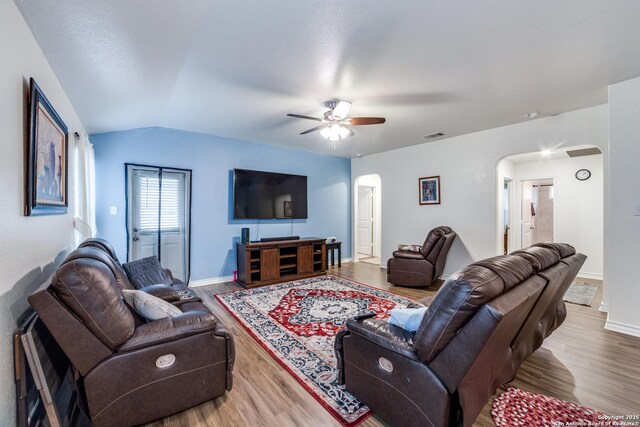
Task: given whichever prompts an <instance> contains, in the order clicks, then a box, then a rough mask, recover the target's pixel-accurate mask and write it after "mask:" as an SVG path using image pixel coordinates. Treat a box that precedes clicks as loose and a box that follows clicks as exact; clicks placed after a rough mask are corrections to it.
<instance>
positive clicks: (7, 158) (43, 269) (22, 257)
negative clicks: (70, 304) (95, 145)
mask: <svg viewBox="0 0 640 427" xmlns="http://www.w3.org/2000/svg"><path fill="white" fill-rule="evenodd" d="M0 58H2V66H0V129H1V130H2V138H0V145H1V148H2V155H1V156H0V194H2V202H0V219H1V221H0V236H2V240H0V273H1V277H2V280H1V281H0V417H1V419H2V421H0V424H2V425H7V426H9V425H15V412H16V408H15V392H14V382H13V358H12V357H13V356H12V355H13V344H12V338H11V334H12V333H13V331H14V330H15V328H16V321H17V319H18V317H19V316H20V315H21V314H22V313H23V312H24V311H25V310H26V308H27V307H28V303H27V296H28V295H29V294H31V293H32V292H33V291H34V290H35V289H36V288H38V287H39V286H40V285H42V284H44V283H46V282H47V281H48V280H49V278H50V276H51V274H52V272H53V270H54V269H55V266H56V265H57V264H58V263H59V262H60V261H61V257H62V256H63V255H64V254H65V252H66V251H68V250H69V249H70V247H71V245H72V244H73V235H74V233H73V225H72V215H71V213H72V212H73V208H74V200H73V182H74V181H73V180H74V176H73V170H72V165H73V160H74V157H73V146H74V145H73V138H70V141H69V142H70V146H69V174H70V175H69V184H70V188H69V198H70V206H69V214H67V215H56V216H40V217H25V216H23V205H24V191H25V181H24V166H23V165H24V148H23V144H24V124H25V120H26V117H25V112H24V108H25V95H24V92H23V91H24V90H25V84H26V85H27V86H28V81H29V77H34V78H35V79H36V82H37V83H38V85H39V86H40V87H41V88H42V90H43V91H44V93H45V95H46V96H47V98H48V99H49V101H50V102H51V103H52V105H53V106H54V108H55V109H56V111H57V112H58V114H59V115H60V117H61V118H62V119H63V121H64V122H65V123H66V125H67V127H68V128H69V132H70V133H71V134H73V132H75V131H77V132H83V128H82V125H81V123H80V120H79V119H78V117H77V115H76V113H75V111H74V110H73V107H72V106H71V103H70V102H69V100H68V99H67V96H66V95H65V92H64V91H63V89H62V87H61V86H60V84H59V83H58V80H57V79H56V77H55V75H54V74H53V72H52V70H51V68H50V67H49V64H48V62H47V60H46V58H45V57H44V55H43V54H42V51H41V50H40V48H39V47H38V45H37V43H36V41H35V39H34V37H33V35H32V34H31V31H30V30H29V28H28V27H27V24H26V23H25V21H24V19H23V18H22V15H21V14H20V12H19V11H18V9H17V8H16V6H15V4H14V3H13V2H12V1H10V0H1V1H0ZM25 82H26V83H25Z"/></svg>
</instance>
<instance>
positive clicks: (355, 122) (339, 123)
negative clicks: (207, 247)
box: [287, 100, 386, 149]
mask: <svg viewBox="0 0 640 427" xmlns="http://www.w3.org/2000/svg"><path fill="white" fill-rule="evenodd" d="M326 105H327V107H329V108H330V110H328V111H326V112H325V113H324V118H322V119H320V118H317V117H311V116H305V115H302V114H287V116H289V117H294V118H296V119H305V120H314V121H318V122H323V123H324V124H321V125H320V126H316V127H314V128H311V129H307V130H306V131H304V132H301V133H300V135H306V134H308V133H311V132H315V131H317V130H319V131H320V135H321V136H322V137H323V138H324V139H328V140H329V141H330V143H331V146H332V147H333V148H334V149H335V148H336V143H337V142H338V141H341V140H342V139H344V138H346V137H348V136H353V135H354V133H353V130H352V129H351V126H362V125H376V124H382V123H384V122H385V121H386V120H385V118H384V117H352V118H350V119H348V118H347V115H348V114H349V110H350V109H351V103H350V102H349V101H339V100H333V101H329V102H327V103H326Z"/></svg>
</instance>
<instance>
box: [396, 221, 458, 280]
mask: <svg viewBox="0 0 640 427" xmlns="http://www.w3.org/2000/svg"><path fill="white" fill-rule="evenodd" d="M455 238H456V233H455V232H454V231H453V230H451V228H450V227H447V226H444V225H443V226H440V227H436V228H434V229H433V230H431V231H430V232H429V234H427V238H426V239H425V240H424V243H423V244H422V247H421V250H420V252H412V251H406V250H397V251H395V252H394V253H393V257H392V258H389V260H388V261H387V281H388V282H389V283H392V284H394V285H399V286H411V287H425V286H430V285H431V284H433V282H435V281H436V280H437V279H438V278H439V277H440V276H441V275H442V272H443V270H444V265H445V263H446V261H447V254H448V253H449V249H450V248H451V244H452V243H453V241H454V239H455Z"/></svg>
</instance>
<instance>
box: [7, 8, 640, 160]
mask: <svg viewBox="0 0 640 427" xmlns="http://www.w3.org/2000/svg"><path fill="white" fill-rule="evenodd" d="M15 1H16V4H17V5H18V7H19V8H20V10H21V11H22V13H23V15H24V16H25V18H26V20H27V22H28V24H29V26H30V27H31V30H32V31H33V33H34V34H35V36H36V38H37V40H38V42H39V44H40V46H41V47H42V50H43V51H44V53H45V55H46V56H47V58H48V60H49V62H50V63H51V66H52V67H53V69H54V71H55V72H56V74H57V76H58V78H59V79H60V81H61V83H62V85H63V87H64V88H65V90H66V92H67V94H68V96H69V98H70V99H71V101H72V102H73V104H74V106H75V108H76V111H77V113H78V115H79V116H80V118H81V119H82V121H83V123H84V125H85V127H86V129H87V130H88V131H89V132H90V133H98V132H106V131H114V130H124V129H131V128H139V127H148V126H163V127H170V128H176V129H185V130H190V131H196V132H203V133H208V134H214V135H219V136H224V137H230V138H237V139H242V140H248V141H255V142H261V143H267V144H274V145H282V146H287V147H292V148H298V149H303V150H309V151H314V152H319V153H324V154H332V155H339V156H345V157H354V156H356V155H357V154H358V153H361V154H362V155H367V154H372V153H376V152H381V151H386V150H390V149H394V148H399V147H404V146H409V145H414V144H420V143H423V142H425V141H426V140H425V139H424V138H423V137H424V135H426V134H430V133H434V132H443V133H445V134H446V136H455V135H461V134H465V133H470V132H474V131H478V130H483V129H489V128H494V127H498V126H503V125H508V124H513V123H517V122H521V121H525V120H530V119H527V118H525V117H524V114H525V113H528V112H531V111H536V112H540V113H541V115H542V116H545V115H553V114H559V113H563V112H567V111H572V110H576V109H580V108H585V107H589V106H593V105H598V104H603V103H606V102H607V86H608V85H609V84H611V83H615V82H618V81H622V80H626V79H629V78H633V77H637V76H640V25H638V24H637V21H638V18H639V17H640V1H637V0H607V1H603V0H536V1H531V0H526V1H525V0H483V1H442V0H404V1H397V2H392V1H388V0H352V1H336V0H324V1H317V0H301V1H294V0H289V1H285V0H270V1H260V0H244V1H217V0H216V1H213V0H188V1H182V2H177V1H175V0H135V1H130V0H94V1H86V0H46V1H44V0H15ZM45 91H46V88H45ZM332 99H345V100H349V101H351V102H352V104H353V105H352V108H351V113H350V115H351V116H382V117H386V119H387V123H386V124H383V125H373V126H358V127H354V131H355V135H354V136H352V137H348V138H346V139H345V140H343V141H341V142H340V143H338V145H337V147H336V149H335V150H334V149H332V148H331V146H330V144H329V143H328V141H327V140H325V139H323V138H322V137H321V136H320V133H319V132H314V133H311V134H308V135H299V133H300V132H302V131H304V130H306V129H308V128H311V127H313V126H315V125H316V124H317V123H316V122H312V121H305V120H300V119H294V118H289V117H286V113H297V114H304V115H311V116H318V117H321V116H322V114H323V113H324V112H325V111H326V110H327V108H326V107H325V102H326V101H329V100H332Z"/></svg>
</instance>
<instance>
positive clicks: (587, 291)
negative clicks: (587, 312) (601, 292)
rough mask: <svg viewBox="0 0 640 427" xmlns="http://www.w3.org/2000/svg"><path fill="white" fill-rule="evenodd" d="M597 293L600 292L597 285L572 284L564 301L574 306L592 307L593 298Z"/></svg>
mask: <svg viewBox="0 0 640 427" xmlns="http://www.w3.org/2000/svg"><path fill="white" fill-rule="evenodd" d="M596 292H598V286H597V285H589V284H587V283H572V284H571V286H569V289H567V292H566V293H565V294H564V297H562V299H563V300H565V301H566V302H570V303H572V304H579V305H587V306H589V307H591V303H592V302H593V298H594V297H595V296H596Z"/></svg>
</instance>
